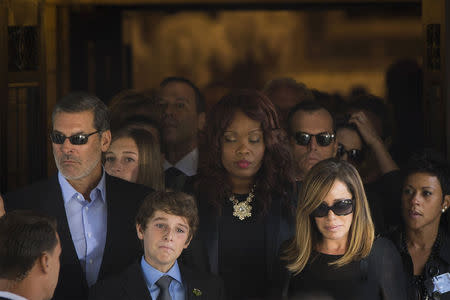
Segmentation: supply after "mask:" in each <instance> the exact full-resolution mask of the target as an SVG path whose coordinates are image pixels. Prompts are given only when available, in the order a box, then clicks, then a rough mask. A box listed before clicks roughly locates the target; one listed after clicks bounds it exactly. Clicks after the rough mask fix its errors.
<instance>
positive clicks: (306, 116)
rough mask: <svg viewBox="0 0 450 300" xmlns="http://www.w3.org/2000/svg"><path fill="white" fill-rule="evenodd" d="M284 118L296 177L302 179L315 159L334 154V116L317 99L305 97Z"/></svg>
mask: <svg viewBox="0 0 450 300" xmlns="http://www.w3.org/2000/svg"><path fill="white" fill-rule="evenodd" d="M287 121H288V133H289V136H290V143H291V146H292V152H293V154H294V160H295V162H296V164H297V168H296V169H297V170H296V180H297V181H302V180H303V178H304V177H305V176H306V174H307V173H308V171H309V170H310V169H311V168H312V167H313V166H314V165H315V164H316V163H318V162H319V161H322V160H324V159H327V158H331V157H335V155H336V151H337V142H336V132H335V124H334V119H333V116H332V115H331V113H330V112H329V111H328V110H327V109H326V108H325V107H323V106H322V105H320V104H319V103H317V102H314V101H304V102H301V103H299V104H297V105H296V106H294V107H293V108H292V109H291V110H290V112H289V114H288V120H287Z"/></svg>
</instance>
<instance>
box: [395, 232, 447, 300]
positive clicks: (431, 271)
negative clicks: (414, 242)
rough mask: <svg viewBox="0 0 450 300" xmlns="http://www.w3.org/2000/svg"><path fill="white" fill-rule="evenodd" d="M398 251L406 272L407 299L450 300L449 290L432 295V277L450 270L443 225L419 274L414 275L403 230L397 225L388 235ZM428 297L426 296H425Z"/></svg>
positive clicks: (445, 233)
mask: <svg viewBox="0 0 450 300" xmlns="http://www.w3.org/2000/svg"><path fill="white" fill-rule="evenodd" d="M389 238H390V239H391V240H392V241H393V242H394V244H395V246H396V248H397V249H398V251H399V252H400V255H401V257H402V262H403V268H404V270H405V274H406V280H407V288H408V299H410V300H422V299H436V300H437V299H441V300H450V292H447V293H445V294H442V295H437V294H434V295H433V291H432V290H434V284H433V283H432V278H433V277H435V276H437V275H441V274H444V273H447V272H450V235H449V233H448V231H447V230H446V228H445V227H444V226H441V227H440V228H439V233H438V237H437V239H436V241H435V243H434V245H433V250H432V251H431V254H430V257H429V258H428V261H427V262H426V263H425V267H424V269H423V272H422V274H421V275H420V276H414V265H413V262H412V258H411V256H410V255H409V252H408V248H407V247H406V239H405V233H404V230H403V229H402V228H401V227H399V228H398V229H397V230H395V231H394V232H392V233H391V234H390V235H389ZM427 297H428V298H427Z"/></svg>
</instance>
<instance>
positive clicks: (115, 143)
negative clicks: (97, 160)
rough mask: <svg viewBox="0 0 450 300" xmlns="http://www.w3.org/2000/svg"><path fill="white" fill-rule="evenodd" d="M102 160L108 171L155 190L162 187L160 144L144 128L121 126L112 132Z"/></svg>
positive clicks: (110, 173)
mask: <svg viewBox="0 0 450 300" xmlns="http://www.w3.org/2000/svg"><path fill="white" fill-rule="evenodd" d="M104 161H105V162H104V167H105V171H106V172H107V173H108V174H109V175H112V176H115V177H119V178H122V179H124V180H127V181H131V182H135V183H140V184H143V185H146V186H148V187H151V188H153V189H154V190H157V191H162V190H164V173H163V168H162V161H163V160H162V154H161V150H160V145H159V143H158V142H157V140H156V138H155V137H154V136H153V135H152V134H151V133H149V132H148V131H147V130H144V129H134V128H122V129H120V130H118V131H116V132H113V137H112V142H111V146H110V147H109V149H108V151H107V152H106V153H105V159H104Z"/></svg>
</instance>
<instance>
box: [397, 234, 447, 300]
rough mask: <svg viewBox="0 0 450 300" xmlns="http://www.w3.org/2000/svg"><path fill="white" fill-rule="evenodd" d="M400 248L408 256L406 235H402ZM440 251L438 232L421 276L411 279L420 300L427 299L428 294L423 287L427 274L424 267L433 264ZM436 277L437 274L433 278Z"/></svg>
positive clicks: (439, 235)
mask: <svg viewBox="0 0 450 300" xmlns="http://www.w3.org/2000/svg"><path fill="white" fill-rule="evenodd" d="M402 248H403V249H402V250H403V251H404V252H405V253H408V255H409V251H408V246H407V244H406V234H402ZM440 250H441V232H440V231H438V234H437V236H436V240H435V241H434V244H433V248H432V249H431V253H430V256H428V259H427V261H426V263H425V268H424V270H423V271H422V274H420V275H414V276H413V278H412V279H411V281H412V283H413V285H414V286H415V287H417V289H418V290H419V291H420V299H429V298H428V293H427V288H426V286H425V279H426V276H425V274H426V272H427V271H426V266H427V265H429V264H430V263H431V262H433V261H434V260H435V258H437V257H438V256H439V252H440ZM410 257H411V256H410ZM436 275H437V274H435V275H433V276H436Z"/></svg>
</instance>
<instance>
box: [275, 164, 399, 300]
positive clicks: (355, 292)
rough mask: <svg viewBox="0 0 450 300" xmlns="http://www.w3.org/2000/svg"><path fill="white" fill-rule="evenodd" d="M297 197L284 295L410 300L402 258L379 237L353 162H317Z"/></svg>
mask: <svg viewBox="0 0 450 300" xmlns="http://www.w3.org/2000/svg"><path fill="white" fill-rule="evenodd" d="M298 201H299V202H298V208H297V223H296V232H295V235H294V238H293V239H292V241H291V242H290V243H288V244H287V247H286V250H285V251H284V257H283V259H284V260H285V261H287V270H288V272H287V274H286V279H285V281H284V285H283V296H284V297H291V296H296V295H298V294H301V295H303V296H304V295H311V294H313V295H315V294H316V293H320V294H322V295H323V294H326V295H328V296H331V297H333V299H336V300H338V299H346V300H347V299H365V300H367V299H392V300H402V299H406V293H405V278H404V274H403V270H402V265H401V260H400V256H399V254H398V252H397V251H396V250H395V247H394V246H393V245H392V243H391V242H390V241H389V240H387V239H382V238H378V239H376V240H374V228H373V223H372V218H371V215H370V210H369V206H368V203H367V199H366V196H365V194H364V188H363V184H362V182H361V178H360V177H359V174H358V172H357V171H356V169H355V168H354V167H353V166H352V165H351V164H349V163H348V162H346V161H339V160H336V159H328V160H324V161H322V162H319V163H318V164H316V165H315V166H314V167H313V168H312V169H311V170H310V172H309V173H308V175H307V176H306V178H305V180H304V183H303V186H302V189H301V190H300V195H299V199H298Z"/></svg>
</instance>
